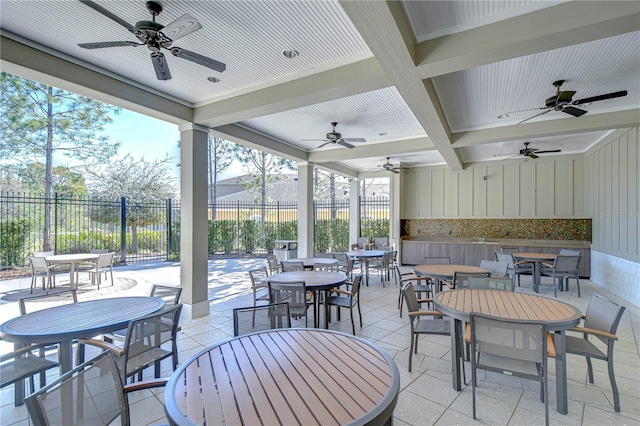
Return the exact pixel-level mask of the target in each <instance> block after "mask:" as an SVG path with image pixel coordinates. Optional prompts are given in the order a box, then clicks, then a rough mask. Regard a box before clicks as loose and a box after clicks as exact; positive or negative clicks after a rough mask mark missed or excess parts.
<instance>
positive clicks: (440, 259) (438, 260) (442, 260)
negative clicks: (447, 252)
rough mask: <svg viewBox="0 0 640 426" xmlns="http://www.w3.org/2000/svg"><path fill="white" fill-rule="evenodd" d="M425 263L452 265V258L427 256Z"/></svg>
mask: <svg viewBox="0 0 640 426" xmlns="http://www.w3.org/2000/svg"><path fill="white" fill-rule="evenodd" d="M424 264H425V265H451V258H449V257H434V256H425V258H424Z"/></svg>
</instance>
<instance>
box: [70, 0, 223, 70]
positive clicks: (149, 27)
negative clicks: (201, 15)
mask: <svg viewBox="0 0 640 426" xmlns="http://www.w3.org/2000/svg"><path fill="white" fill-rule="evenodd" d="M80 1H81V2H82V3H84V4H86V5H87V6H89V7H90V8H92V9H93V10H95V11H96V12H99V13H101V14H103V15H104V16H106V17H107V18H109V19H111V20H113V21H115V22H117V23H118V24H120V25H122V26H123V27H125V28H126V29H127V30H129V32H131V33H132V34H133V35H135V36H136V38H137V39H138V40H139V41H140V42H139V43H138V42H135V41H103V42H96V43H80V44H78V46H80V47H82V48H84V49H102V48H105V47H121V46H145V45H146V46H147V48H148V49H149V50H150V51H151V62H152V63H153V68H154V70H155V71H156V76H157V77H158V80H170V79H171V73H170V72H169V66H168V65H167V61H166V59H165V57H164V54H163V53H162V52H161V49H166V50H168V51H169V52H171V54H172V55H173V56H176V57H178V58H183V59H186V60H187V61H191V62H194V63H196V64H199V65H202V66H205V67H207V68H211V69H212V70H215V71H218V72H222V71H224V70H225V69H226V68H227V66H226V65H225V64H223V63H222V62H219V61H216V60H214V59H211V58H208V57H206V56H203V55H200V54H198V53H195V52H191V51H189V50H186V49H182V48H180V47H177V46H173V42H174V41H175V40H177V39H179V38H181V37H184V36H186V35H188V34H191V33H192V32H194V31H197V30H199V29H200V28H202V25H200V23H199V22H198V21H197V20H196V18H194V17H193V16H191V15H189V14H186V13H185V14H184V15H182V16H181V17H179V18H178V19H176V20H175V21H173V22H171V23H169V24H167V25H166V26H165V25H162V24H160V23H158V22H156V16H158V15H160V13H161V12H162V5H161V4H160V3H158V2H155V1H148V2H147V3H146V5H147V9H148V10H149V12H150V13H151V16H152V20H151V21H138V22H136V24H135V25H131V24H129V23H128V22H126V21H125V20H123V19H122V18H120V17H118V16H116V15H114V14H113V13H111V12H109V11H108V10H107V9H105V8H103V7H102V6H100V5H98V4H96V3H94V2H92V1H91V0H80Z"/></svg>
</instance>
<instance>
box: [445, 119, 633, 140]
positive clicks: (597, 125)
mask: <svg viewBox="0 0 640 426" xmlns="http://www.w3.org/2000/svg"><path fill="white" fill-rule="evenodd" d="M636 126H640V109H632V110H626V111H617V112H607V113H602V114H593V115H591V114H589V115H585V116H583V117H577V118H574V117H567V118H559V119H557V120H545V121H540V122H533V123H531V122H530V123H523V124H518V125H513V126H504V127H495V128H492V129H483V130H473V131H469V132H460V133H454V134H453V146H454V147H456V148H462V147H465V146H474V145H482V144H487V143H494V142H505V141H512V140H519V139H535V138H541V137H545V136H557V135H568V134H573V133H585V132H596V131H600V130H609V129H621V128H627V127H636Z"/></svg>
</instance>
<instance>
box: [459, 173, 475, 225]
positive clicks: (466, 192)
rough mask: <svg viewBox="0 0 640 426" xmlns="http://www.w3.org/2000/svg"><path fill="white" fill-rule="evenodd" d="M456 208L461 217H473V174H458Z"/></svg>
mask: <svg viewBox="0 0 640 426" xmlns="http://www.w3.org/2000/svg"><path fill="white" fill-rule="evenodd" d="M458 185H459V191H458V206H459V208H460V211H459V215H460V216H461V217H471V216H473V173H471V171H469V170H463V171H461V172H458Z"/></svg>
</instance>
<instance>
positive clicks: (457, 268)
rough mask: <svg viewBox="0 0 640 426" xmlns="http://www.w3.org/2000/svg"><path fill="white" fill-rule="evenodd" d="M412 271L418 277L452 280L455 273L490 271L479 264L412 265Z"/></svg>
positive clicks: (437, 289)
mask: <svg viewBox="0 0 640 426" xmlns="http://www.w3.org/2000/svg"><path fill="white" fill-rule="evenodd" d="M413 272H414V273H415V274H416V275H417V276H419V277H427V278H433V279H434V280H438V281H441V280H450V281H451V282H453V276H454V275H455V274H456V272H457V273H460V274H485V273H487V272H491V271H489V270H488V269H484V268H481V267H479V266H470V265H455V264H454V265H451V264H446V265H416V266H414V267H413ZM439 289H440V286H439V285H436V286H435V288H434V290H433V291H434V292H438V291H439Z"/></svg>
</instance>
